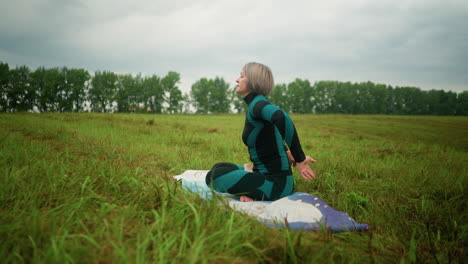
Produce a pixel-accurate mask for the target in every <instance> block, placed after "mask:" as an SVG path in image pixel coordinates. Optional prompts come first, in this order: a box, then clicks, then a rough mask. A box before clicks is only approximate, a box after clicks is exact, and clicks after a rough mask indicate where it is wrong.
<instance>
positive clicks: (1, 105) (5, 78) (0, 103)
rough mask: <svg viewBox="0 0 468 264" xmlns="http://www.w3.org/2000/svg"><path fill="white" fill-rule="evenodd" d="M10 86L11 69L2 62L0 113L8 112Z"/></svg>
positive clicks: (0, 71) (0, 63)
mask: <svg viewBox="0 0 468 264" xmlns="http://www.w3.org/2000/svg"><path fill="white" fill-rule="evenodd" d="M9 86H10V67H9V66H8V63H3V62H0V112H6V111H8V97H7V90H8V87H9Z"/></svg>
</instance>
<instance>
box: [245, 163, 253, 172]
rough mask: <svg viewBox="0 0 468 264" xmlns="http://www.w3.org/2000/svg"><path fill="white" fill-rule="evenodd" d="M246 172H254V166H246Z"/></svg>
mask: <svg viewBox="0 0 468 264" xmlns="http://www.w3.org/2000/svg"><path fill="white" fill-rule="evenodd" d="M244 170H246V171H250V172H253V165H252V164H244Z"/></svg>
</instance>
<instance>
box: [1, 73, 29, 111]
mask: <svg viewBox="0 0 468 264" xmlns="http://www.w3.org/2000/svg"><path fill="white" fill-rule="evenodd" d="M30 73H31V70H30V69H29V68H28V67H26V66H20V67H16V68H15V69H13V70H11V71H10V72H9V79H10V81H11V83H10V85H8V86H7V89H6V95H7V98H8V99H7V100H8V106H9V109H10V111H15V112H16V111H28V110H32V109H33V106H34V101H35V99H36V94H35V91H34V89H33V88H32V86H31V81H30Z"/></svg>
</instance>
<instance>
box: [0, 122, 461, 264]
mask: <svg viewBox="0 0 468 264" xmlns="http://www.w3.org/2000/svg"><path fill="white" fill-rule="evenodd" d="M292 117H293V120H294V121H295V125H296V127H297V129H298V132H299V135H300V138H301V142H302V146H303V148H304V150H305V152H306V153H307V154H309V155H311V156H312V157H314V158H316V159H317V160H318V163H317V164H315V165H313V168H314V170H315V172H316V174H317V175H318V178H317V179H316V180H314V181H308V182H306V181H304V180H302V179H301V178H300V177H299V176H298V174H297V172H295V173H296V175H295V176H296V184H297V185H296V186H297V190H298V191H303V192H308V193H313V194H316V195H318V196H319V197H321V198H322V199H323V200H324V201H325V202H326V203H328V204H329V205H331V206H333V207H334V208H335V209H337V210H342V211H346V212H347V213H349V214H350V215H351V216H352V217H353V218H354V219H355V220H356V221H358V222H360V223H367V224H369V225H370V231H368V232H355V233H340V234H332V233H329V232H327V231H320V232H302V231H291V230H288V229H271V228H268V227H266V226H263V225H261V224H259V223H257V222H256V221H255V220H254V219H252V218H250V217H248V216H246V215H243V214H240V213H237V212H233V211H231V210H229V209H228V208H226V207H225V206H220V205H219V203H217V201H215V200H213V201H203V200H201V199H199V198H198V197H196V196H193V195H189V194H187V193H186V192H184V191H183V190H182V189H181V188H180V186H179V185H178V184H177V183H176V182H175V181H174V180H173V179H172V176H174V175H177V174H180V173H182V172H184V171H185V170H187V169H209V168H210V167H211V166H212V165H213V164H214V163H216V162H222V161H228V162H234V163H237V164H243V163H246V162H248V154H247V152H246V148H245V146H243V144H242V141H241V138H240V136H241V133H242V128H243V122H244V116H242V115H213V116H206V115H175V116H174V115H123V114H122V115H121V114H88V113H83V114H1V115H0V182H1V184H0V236H1V237H2V240H1V241H0V259H1V260H2V263H23V262H27V263H30V262H34V263H148V262H162V263H166V262H175V263H226V262H228V263H259V262H261V263H263V262H266V263H315V262H316V263H333V262H334V263H374V262H377V263H415V262H417V263H419V262H425V263H457V262H463V261H464V257H465V255H466V253H465V251H464V248H465V247H464V243H465V241H466V238H467V231H468V225H467V209H466V208H468V206H467V201H466V199H465V197H464V193H465V190H466V189H467V178H468V177H467V176H468V173H467V169H468V167H467V166H466V164H468V136H467V135H468V118H466V117H414V116H354V115H293V116H292Z"/></svg>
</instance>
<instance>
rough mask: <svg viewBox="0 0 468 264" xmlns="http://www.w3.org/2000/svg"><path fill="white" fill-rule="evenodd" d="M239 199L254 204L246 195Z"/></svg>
mask: <svg viewBox="0 0 468 264" xmlns="http://www.w3.org/2000/svg"><path fill="white" fill-rule="evenodd" d="M239 199H240V201H241V202H253V199H252V198H250V197H247V196H245V195H242V196H241V197H239Z"/></svg>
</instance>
